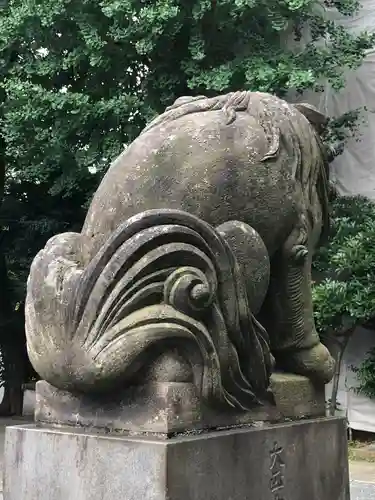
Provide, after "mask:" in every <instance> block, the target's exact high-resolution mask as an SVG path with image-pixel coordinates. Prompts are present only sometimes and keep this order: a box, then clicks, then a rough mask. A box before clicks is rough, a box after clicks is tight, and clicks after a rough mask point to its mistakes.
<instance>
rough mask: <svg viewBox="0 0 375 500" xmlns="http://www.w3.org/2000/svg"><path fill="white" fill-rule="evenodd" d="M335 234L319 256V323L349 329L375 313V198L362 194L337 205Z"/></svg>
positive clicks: (321, 326)
mask: <svg viewBox="0 0 375 500" xmlns="http://www.w3.org/2000/svg"><path fill="white" fill-rule="evenodd" d="M331 212H332V213H331V217H332V218H331V221H332V227H331V237H330V240H329V244H328V245H327V246H324V247H322V248H321V249H320V250H319V252H318V253H317V255H316V257H315V259H314V270H315V275H316V273H317V272H318V273H319V275H320V276H323V279H322V280H317V281H316V282H315V284H314V286H313V299H314V308H315V323H316V325H317V328H318V330H319V331H320V332H321V333H322V334H325V333H327V332H332V333H335V334H344V333H345V332H346V331H347V330H352V329H353V328H355V327H356V326H357V325H363V324H365V323H366V322H367V321H369V320H370V319H372V318H373V317H374V316H375V245H374V241H375V203H373V202H372V201H370V200H367V199H366V198H362V197H360V196H356V197H339V198H337V199H336V200H334V201H333V202H332V205H331Z"/></svg>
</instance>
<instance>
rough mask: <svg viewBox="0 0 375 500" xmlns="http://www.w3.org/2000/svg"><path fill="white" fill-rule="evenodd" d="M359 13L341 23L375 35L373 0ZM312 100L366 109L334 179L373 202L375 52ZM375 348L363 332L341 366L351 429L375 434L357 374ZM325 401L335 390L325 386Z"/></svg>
mask: <svg viewBox="0 0 375 500" xmlns="http://www.w3.org/2000/svg"><path fill="white" fill-rule="evenodd" d="M361 3H362V8H361V10H360V12H359V13H358V14H357V15H355V16H352V17H346V18H341V19H340V22H341V23H342V24H343V25H344V26H345V27H346V28H348V29H349V30H350V31H352V32H353V33H359V32H361V31H363V30H367V31H369V32H374V31H375V0H362V2H361ZM308 100H309V101H310V102H311V103H312V104H315V105H316V106H317V107H318V108H319V109H320V110H321V111H323V112H324V113H325V114H327V115H328V116H331V117H337V116H340V115H342V114H343V113H345V112H347V111H352V110H356V109H358V108H364V107H366V108H367V111H363V112H362V114H361V121H362V123H360V126H359V133H360V135H359V138H357V139H354V138H352V139H350V140H349V141H348V142H347V144H346V148H345V151H344V153H343V154H342V155H341V156H340V157H338V158H337V159H336V160H335V162H334V163H333V164H332V165H331V167H332V168H331V178H332V180H333V181H334V183H335V185H336V187H337V189H338V191H339V193H340V194H343V195H358V194H360V195H363V196H367V197H368V198H371V199H374V200H375V112H374V111H375V50H371V51H369V52H368V54H367V57H366V59H365V61H364V62H363V64H362V66H361V67H360V68H359V69H358V70H356V71H352V72H348V73H347V76H346V87H345V89H344V90H342V91H341V92H339V93H337V92H335V91H334V90H332V88H330V87H329V86H328V85H327V86H326V88H325V92H324V93H322V94H320V95H318V96H317V95H313V96H311V95H310V96H309V98H308ZM374 346H375V332H373V331H369V330H365V329H361V328H359V329H358V330H357V331H356V332H355V334H354V335H353V337H352V339H351V340H350V342H349V345H348V346H347V349H346V353H345V355H344V360H343V364H342V371H341V377H340V385H339V394H338V402H339V405H340V408H341V411H342V413H344V414H346V415H347V418H348V421H349V425H350V427H351V428H352V429H356V430H363V431H367V432H375V400H372V399H369V398H367V397H365V396H363V395H359V394H358V393H357V392H356V390H355V388H356V387H357V386H358V381H357V378H356V375H355V373H354V371H353V369H352V367H353V366H356V367H358V366H359V365H360V364H361V362H362V361H363V359H364V358H365V356H366V353H367V352H368V351H369V350H370V349H371V348H372V347H374ZM326 394H327V399H328V398H329V397H330V394H331V386H330V385H329V386H327V391H326Z"/></svg>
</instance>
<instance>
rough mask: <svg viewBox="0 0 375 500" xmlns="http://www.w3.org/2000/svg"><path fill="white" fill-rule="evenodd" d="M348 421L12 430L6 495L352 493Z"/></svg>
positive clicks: (20, 499) (159, 497) (267, 498)
mask: <svg viewBox="0 0 375 500" xmlns="http://www.w3.org/2000/svg"><path fill="white" fill-rule="evenodd" d="M349 498H350V497H349V478H348V458H347V437H346V423H345V420H344V419H341V418H322V419H315V420H305V421H300V422H292V423H284V424H274V425H264V426H263V427H249V428H241V429H231V430H224V431H214V432H207V433H200V434H190V435H182V436H179V437H174V438H171V439H166V440H162V439H156V438H153V437H150V436H149V437H146V436H144V437H131V436H113V435H110V434H108V435H106V434H98V433H87V432H83V431H81V432H80V431H77V430H74V431H73V430H70V429H56V428H48V427H45V428H40V427H37V426H36V425H31V426H19V427H8V428H7V430H6V441H5V474H4V500H140V499H142V500H167V499H168V500H229V499H230V500H349Z"/></svg>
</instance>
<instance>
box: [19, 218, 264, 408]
mask: <svg viewBox="0 0 375 500" xmlns="http://www.w3.org/2000/svg"><path fill="white" fill-rule="evenodd" d="M85 244H87V243H86V242H85V241H84V240H83V237H82V236H81V235H80V234H75V233H66V234H62V235H59V236H57V237H54V238H52V239H51V240H50V241H49V242H48V243H47V245H46V247H45V249H44V250H42V251H41V252H40V253H39V254H38V255H37V257H36V258H35V260H34V262H33V264H32V267H31V272H30V277H29V282H28V291H27V300H26V333H27V346H28V352H29V356H30V359H31V362H32V364H33V366H34V368H35V369H36V371H37V372H39V374H40V375H41V376H42V377H43V378H44V379H45V380H47V381H48V382H50V383H51V384H52V385H54V386H56V387H58V388H60V389H65V390H70V391H76V392H77V391H78V392H85V393H95V392H108V391H111V390H113V389H114V387H124V386H126V385H130V384H132V381H133V380H134V378H135V376H136V375H137V373H139V372H140V371H142V369H143V368H145V367H147V366H149V365H150V364H151V363H152V362H153V359H155V357H157V356H159V355H160V353H162V352H163V351H165V350H168V349H169V348H171V347H173V348H175V349H177V351H178V352H179V353H180V354H181V355H182V356H183V357H184V358H185V359H186V360H187V361H188V362H189V363H190V365H191V369H192V372H193V378H194V381H195V384H196V386H197V387H198V388H199V390H200V392H201V394H202V397H203V398H205V399H207V400H209V401H217V402H218V401H220V402H222V403H225V404H226V405H228V404H229V405H230V406H233V407H237V408H241V409H248V408H251V407H253V406H254V405H256V404H259V403H261V402H262V401H264V400H265V399H269V392H268V391H269V389H268V387H269V377H270V372H271V354H270V351H269V345H268V337H267V334H266V332H265V331H264V329H263V328H262V327H261V325H259V323H258V322H257V321H256V320H255V318H254V317H253V315H252V314H251V311H250V310H249V306H248V302H247V295H246V289H245V286H244V284H243V283H242V277H241V273H240V272H239V268H238V265H237V262H236V259H235V257H234V254H233V252H232V251H231V249H230V247H229V245H228V243H227V242H226V240H225V238H224V237H223V235H221V234H220V233H219V232H218V231H217V230H215V229H214V228H212V227H211V226H210V225H209V224H207V223H205V222H204V221H202V220H200V219H198V218H196V217H194V216H192V215H190V214H187V213H185V212H181V211H177V210H150V211H147V212H143V213H141V214H138V215H136V216H134V217H132V218H131V219H129V220H128V221H126V222H125V223H124V224H123V225H121V226H120V227H119V228H118V229H117V230H116V231H115V232H114V233H113V234H112V236H111V237H110V238H109V239H108V240H107V242H106V243H105V244H104V245H103V247H102V248H101V249H100V251H99V252H98V253H97V254H96V256H95V257H94V258H93V259H92V260H91V261H90V262H89V263H88V264H87V265H86V264H85V260H84V255H87V252H85Z"/></svg>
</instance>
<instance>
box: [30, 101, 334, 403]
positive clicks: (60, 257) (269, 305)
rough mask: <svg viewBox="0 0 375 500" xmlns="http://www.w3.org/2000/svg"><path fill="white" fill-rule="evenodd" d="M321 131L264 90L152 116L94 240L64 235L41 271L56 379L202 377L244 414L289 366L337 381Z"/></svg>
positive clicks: (113, 172)
mask: <svg viewBox="0 0 375 500" xmlns="http://www.w3.org/2000/svg"><path fill="white" fill-rule="evenodd" d="M322 122H323V117H322V116H321V115H320V114H319V113H318V112H317V111H316V110H314V109H313V108H311V107H308V106H303V105H299V106H297V105H296V106H293V105H290V104H288V103H286V102H285V101H283V100H281V99H278V98H277V97H274V96H272V95H269V94H263V93H257V92H235V93H230V94H227V95H222V96H218V97H214V98H206V97H196V98H188V97H183V98H180V99H178V100H177V101H176V102H175V104H174V105H173V106H171V107H170V108H168V109H167V110H166V111H165V113H163V114H162V115H160V116H158V117H157V118H156V119H155V120H154V121H153V122H151V123H150V124H149V125H148V126H147V127H146V129H145V130H144V131H143V132H142V133H141V135H140V136H139V137H138V138H137V139H136V140H135V141H134V142H133V143H132V144H131V145H130V146H129V147H128V148H126V150H125V151H124V153H123V154H122V155H120V157H119V158H117V160H116V161H115V162H114V163H113V164H112V166H111V168H110V169H109V171H108V173H107V174H106V176H105V177H104V179H103V181H102V183H101V185H100V186H99V188H98V190H97V192H96V194H95V196H94V199H93V201H92V204H91V207H90V209H89V211H88V214H87V217H86V221H85V224H84V227H83V230H82V232H81V233H80V234H76V233H66V234H61V235H58V236H56V237H54V238H52V239H51V240H50V241H49V242H48V243H47V245H46V247H45V248H44V249H43V250H42V251H41V252H40V253H39V254H38V255H37V256H36V258H35V260H34V262H33V264H32V266H31V271H30V277H29V281H28V291H27V301H26V331H27V345H28V352H29V355H30V359H31V362H32V364H33V366H34V368H35V369H36V371H37V372H38V373H39V374H40V375H41V377H43V378H44V379H45V380H47V381H48V382H50V383H51V384H52V385H54V386H55V387H57V388H59V389H63V390H68V391H73V392H78V393H92V394H94V393H95V394H98V393H109V392H111V391H117V390H119V389H120V388H124V387H129V386H131V385H134V384H144V383H147V381H150V380H155V379H158V377H159V378H160V377H161V378H164V379H166V380H168V381H171V382H173V381H177V382H178V381H186V380H191V381H193V382H194V383H195V385H196V387H197V388H198V390H199V391H200V394H201V396H202V398H204V399H205V400H207V401H209V402H211V403H214V402H218V403H220V402H221V403H224V405H228V404H229V405H230V406H232V407H235V408H239V409H249V408H251V407H253V406H254V405H257V404H259V403H262V402H263V401H266V400H268V398H269V395H270V394H269V377H270V373H271V371H272V367H273V363H274V358H275V359H276V363H277V364H278V365H279V366H280V367H282V368H283V369H284V370H287V371H291V372H294V373H299V374H304V375H307V376H308V377H310V378H311V379H313V380H316V381H318V382H320V383H325V382H328V381H329V380H330V378H331V376H332V372H333V360H332V358H331V357H330V355H329V353H328V351H327V349H326V348H325V347H324V346H323V345H322V344H321V343H320V341H319V337H318V335H317V332H316V330H315V327H314V321H313V309H312V299H311V289H310V286H311V282H310V272H311V256H312V254H313V251H314V249H315V248H316V247H317V245H318V244H319V242H320V241H321V240H322V238H323V237H324V235H325V234H326V232H327V229H328V208H327V189H328V167H327V159H326V154H325V150H324V147H323V144H322V143H321V140H320V138H319V135H318V127H319V126H320V125H321V123H322ZM271 352H272V354H271Z"/></svg>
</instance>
